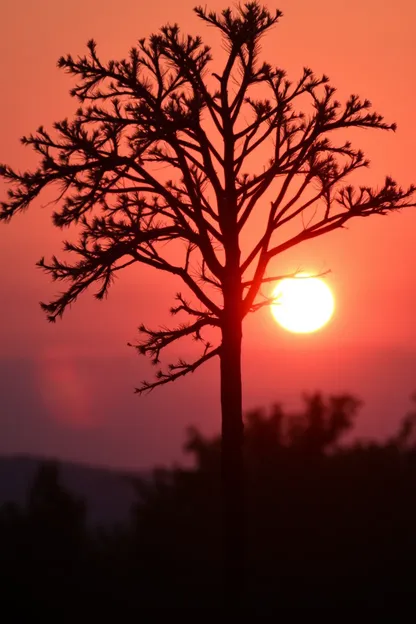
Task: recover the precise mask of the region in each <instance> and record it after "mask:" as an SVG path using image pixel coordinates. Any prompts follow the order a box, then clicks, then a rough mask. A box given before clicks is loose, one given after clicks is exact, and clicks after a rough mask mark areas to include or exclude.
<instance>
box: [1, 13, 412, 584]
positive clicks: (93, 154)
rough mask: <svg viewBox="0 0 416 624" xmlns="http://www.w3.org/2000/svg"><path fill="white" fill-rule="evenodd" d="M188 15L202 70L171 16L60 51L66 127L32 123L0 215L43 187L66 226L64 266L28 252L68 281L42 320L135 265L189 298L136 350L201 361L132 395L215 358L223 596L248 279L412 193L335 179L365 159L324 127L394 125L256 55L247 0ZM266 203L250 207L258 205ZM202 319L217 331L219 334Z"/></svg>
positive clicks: (238, 473) (174, 367)
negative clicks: (212, 32)
mask: <svg viewBox="0 0 416 624" xmlns="http://www.w3.org/2000/svg"><path fill="white" fill-rule="evenodd" d="M195 12H196V14H197V15H198V17H199V18H200V19H201V20H202V21H203V22H205V23H206V24H208V25H209V26H213V27H214V28H215V29H216V30H217V31H218V32H219V33H220V34H221V35H222V37H223V40H224V41H225V44H226V50H227V58H226V61H225V65H224V66H223V67H222V68H221V69H220V70H217V71H212V70H211V72H210V67H211V63H212V56H211V50H210V48H209V47H208V46H206V45H204V44H203V42H202V39H201V37H200V36H192V35H187V36H183V35H182V34H181V32H180V29H179V27H178V26H177V25H176V24H174V25H167V26H164V27H163V28H161V29H160V31H159V32H158V33H156V34H153V35H151V36H150V37H149V38H148V39H141V40H140V41H139V43H138V45H137V47H133V48H132V49H131V51H130V54H129V57H128V59H125V60H121V61H113V60H111V61H109V62H108V63H103V62H102V61H101V60H100V58H99V55H98V52H97V47H96V43H95V42H94V41H93V40H91V41H90V42H89V43H88V53H87V54H86V55H85V56H83V57H78V58H77V59H74V58H73V57H72V56H70V55H68V56H66V57H62V58H61V59H60V60H59V62H58V65H59V67H61V68H63V69H64V70H66V71H67V72H68V73H69V74H72V75H73V76H75V77H76V78H77V79H78V82H77V84H76V86H75V87H74V88H73V89H72V91H71V94H72V95H73V96H74V97H76V98H77V99H78V100H79V101H80V102H81V104H82V106H81V108H79V109H78V110H77V112H76V115H75V118H74V119H73V120H72V121H68V120H67V119H65V120H63V121H60V122H57V123H55V125H54V132H53V133H50V132H49V131H47V130H45V129H44V128H43V127H42V126H41V127H40V128H39V129H38V130H37V132H36V134H34V135H30V136H28V137H24V138H23V139H22V142H23V143H24V144H25V145H29V146H31V147H32V148H34V150H35V151H36V152H37V153H38V154H39V156H40V165H39V168H38V169H36V170H35V171H28V172H24V173H20V172H17V171H15V170H13V169H12V168H11V167H9V166H6V165H5V166H2V167H1V169H0V174H1V175H2V177H3V178H4V179H6V180H8V181H10V182H11V183H13V188H12V189H10V190H9V198H8V201H6V202H4V203H2V210H1V213H0V218H1V219H2V220H3V221H9V220H10V219H11V218H12V217H13V216H14V215H15V214H16V213H18V212H20V211H22V210H24V209H25V208H27V207H28V206H29V205H30V204H31V203H32V202H33V200H35V199H36V198H37V196H38V195H39V194H40V193H41V192H42V191H43V189H45V188H46V187H47V186H50V185H54V186H57V188H59V192H57V194H56V203H57V204H59V206H58V208H57V209H56V211H55V212H54V214H53V222H54V224H55V225H56V226H57V227H59V228H65V227H67V226H70V225H72V224H78V225H79V229H80V237H79V240H78V242H76V243H74V242H69V241H67V242H65V243H64V250H65V252H68V258H69V260H60V259H58V258H57V257H55V256H54V257H53V258H52V260H51V261H49V262H48V261H46V260H45V259H43V258H42V259H41V260H40V262H39V266H40V267H42V268H43V269H44V270H45V271H47V272H48V273H49V274H50V275H51V276H52V278H53V279H54V280H59V281H63V282H64V283H66V284H67V288H66V290H64V292H63V293H61V294H60V295H59V296H57V298H56V299H54V300H53V301H51V302H49V303H47V304H42V306H43V308H44V310H45V311H46V313H47V315H48V318H49V320H51V321H55V320H56V318H57V317H60V316H62V314H63V312H64V311H65V309H66V308H67V307H68V306H70V304H72V303H73V302H74V301H75V300H76V299H77V298H78V296H79V295H80V294H81V293H82V292H83V291H85V290H86V289H88V288H89V287H90V286H92V285H94V284H95V283H97V284H98V285H99V288H98V291H97V292H96V297H97V298H98V299H102V298H103V297H104V296H105V295H106V294H107V291H108V289H109V286H110V284H111V282H112V280H113V278H114V277H115V275H116V274H117V273H118V271H120V270H121V269H123V268H124V267H127V266H129V265H132V264H135V263H139V264H140V263H142V264H145V265H148V266H151V267H154V268H156V269H158V270H160V271H164V272H167V273H170V274H173V275H176V276H178V277H179V278H181V280H182V281H183V283H184V285H185V287H186V289H187V290H188V291H189V292H190V295H191V296H192V298H193V300H191V299H188V297H187V295H186V294H185V295H184V294H182V293H178V294H177V303H176V304H175V305H174V306H173V307H172V308H171V312H172V314H173V315H176V314H178V313H183V314H185V315H187V316H188V320H187V322H183V323H180V324H179V325H178V326H176V327H174V328H173V329H165V328H162V329H149V328H147V327H144V326H142V327H141V328H140V331H141V333H142V336H143V338H142V340H141V341H139V343H138V344H137V345H135V346H136V347H137V349H138V351H139V352H140V353H142V354H145V355H148V356H150V358H151V359H152V361H153V362H154V363H155V364H158V363H159V359H160V355H161V352H162V350H163V349H164V348H165V347H167V346H168V345H171V344H172V343H174V342H176V341H177V340H179V339H180V338H182V337H186V336H191V337H193V338H195V340H197V341H198V342H199V343H200V344H201V354H200V356H199V357H198V358H196V359H195V360H194V361H184V360H183V359H179V360H178V361H177V362H175V363H173V364H171V365H169V366H168V368H167V369H164V370H160V371H159V372H158V373H157V376H156V379H155V380H154V381H151V382H143V383H142V385H141V386H140V387H139V388H138V389H137V391H138V392H144V391H147V390H152V389H153V388H155V387H157V386H159V385H163V384H166V383H168V382H171V381H174V380H175V379H178V378H179V377H182V376H184V375H187V374H188V373H190V372H193V371H195V370H196V369H197V368H198V367H199V366H201V365H202V364H203V363H205V362H206V361H208V360H210V359H211V358H213V357H215V356H219V358H220V381H221V410H222V482H223V490H224V501H223V502H224V510H225V533H226V543H227V548H228V557H227V560H228V564H229V566H230V570H229V579H230V581H229V582H230V586H229V592H230V594H235V593H237V592H238V590H239V585H240V584H241V577H240V576H239V571H240V570H241V569H242V567H243V559H242V543H243V524H242V508H243V473H242V441H243V420H242V390H241V363H240V360H241V341H242V323H243V319H244V318H245V317H246V316H247V314H249V313H250V312H254V311H256V310H258V309H259V308H261V307H262V306H265V305H268V304H269V303H270V301H271V300H270V298H269V297H267V296H265V295H263V294H262V285H263V284H265V283H268V282H273V281H275V280H277V279H279V277H278V276H276V275H273V273H270V270H271V269H270V266H269V265H270V264H271V261H272V260H273V258H275V257H276V256H278V255H280V254H282V253H283V252H284V251H286V250H287V249H290V248H292V247H294V246H295V245H298V244H300V243H302V242H303V241H307V240H310V239H313V238H316V237H318V236H322V235H324V234H328V233H329V232H331V231H333V230H335V229H338V228H342V227H343V226H344V225H345V224H346V223H347V222H348V221H349V220H350V219H352V218H354V217H367V216H370V215H373V214H381V215H385V214H387V213H389V212H390V211H393V210H396V209H398V208H403V207H406V206H411V205H414V190H415V189H414V187H413V186H411V187H409V188H407V189H403V188H401V187H400V186H398V185H397V184H396V182H395V181H394V180H392V179H391V178H389V177H387V178H386V179H385V182H384V184H382V186H381V187H380V188H378V189H374V188H370V187H368V186H358V187H356V186H353V185H351V184H347V183H346V182H345V180H346V178H347V177H348V176H350V174H352V173H354V172H355V171H357V170H359V169H361V168H365V167H367V165H368V161H367V160H366V159H365V158H364V155H363V153H362V151H360V150H358V149H355V148H354V147H353V146H352V145H351V144H350V142H344V140H343V139H339V140H338V141H337V140H336V136H337V131H341V133H340V134H341V136H342V134H344V135H345V132H344V133H343V132H342V131H346V130H348V129H350V128H374V129H382V130H394V129H395V124H389V123H387V122H385V121H384V119H383V117H382V116H381V115H379V114H377V113H375V112H373V111H372V110H371V104H370V102H369V101H368V100H366V99H364V100H361V99H360V98H359V97H358V96H357V95H352V96H351V97H350V98H349V99H348V100H347V101H346V102H345V103H344V104H341V103H340V102H338V101H337V100H336V97H335V89H334V88H333V87H332V86H330V85H329V82H328V78H327V77H326V76H316V75H315V74H314V73H313V72H312V70H310V69H309V68H305V69H304V70H303V73H302V75H301V76H300V78H299V79H298V80H296V81H295V82H293V83H292V82H290V81H288V80H287V79H286V77H285V72H284V71H283V70H282V69H280V68H278V67H273V66H272V65H270V64H269V63H266V62H261V61H260V59H259V42H260V39H261V37H262V36H263V35H264V34H265V33H266V32H267V31H269V30H270V29H271V28H272V27H273V26H274V25H275V24H276V23H277V22H278V20H279V18H280V17H281V13H280V11H276V12H275V13H274V14H272V13H270V12H269V11H268V10H267V8H265V7H263V6H261V5H260V4H259V3H258V2H248V3H246V4H244V5H243V6H238V7H237V8H236V9H235V10H234V11H233V10H231V9H225V10H223V11H222V12H221V13H220V14H217V13H215V12H207V11H206V10H205V9H203V8H202V7H197V8H196V9H195ZM214 69H215V68H214ZM301 108H302V110H301ZM262 145H267V146H269V148H271V157H270V159H269V160H268V161H267V162H265V163H264V166H263V167H261V168H259V169H258V171H257V172H254V171H253V169H254V168H255V167H253V164H252V157H253V156H255V155H256V154H257V150H258V149H259V148H260V146H262ZM158 165H159V167H158ZM160 165H163V169H161V167H160ZM266 198H267V202H268V201H269V198H271V199H270V205H269V208H268V211H267V214H266V215H265V216H264V213H263V211H261V212H259V210H258V206H259V205H260V204H264V203H265V201H266ZM256 218H258V220H259V222H261V219H264V229H263V232H262V233H261V235H260V236H259V238H258V240H256V241H255V242H254V244H253V245H252V247H248V248H246V249H241V237H242V234H243V233H245V232H246V231H247V230H248V229H249V228H250V227H251V224H252V222H253V220H254V219H256ZM296 224H297V229H294V226H295V225H296ZM177 241H182V243H183V245H182V247H181V251H180V249H179V248H178V245H177V244H175V242H176V243H177ZM167 243H171V244H170V245H168V244H167ZM171 247H173V248H174V252H173V253H172V252H171V251H170V250H171ZM210 328H214V330H217V331H219V333H220V338H219V341H218V344H216V343H214V342H212V338H211V333H212V329H210ZM207 332H208V333H207Z"/></svg>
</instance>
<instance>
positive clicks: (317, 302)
mask: <svg viewBox="0 0 416 624" xmlns="http://www.w3.org/2000/svg"><path fill="white" fill-rule="evenodd" d="M273 298H274V301H275V302H274V303H273V304H272V305H271V311H272V314H273V316H274V318H275V319H276V321H277V322H278V323H279V325H281V326H282V327H283V328H284V329H287V330H288V331H291V332H294V333H298V334H306V333H309V332H314V331H317V330H318V329H320V328H321V327H323V326H324V325H325V324H326V323H327V322H328V321H329V320H330V318H331V316H332V315H333V313H334V307H335V303H334V297H333V295H332V292H331V290H330V288H329V286H328V285H327V284H326V283H325V282H324V281H323V280H322V279H320V278H319V277H311V276H310V275H309V274H308V273H298V274H297V275H296V276H295V277H288V278H285V279H283V280H282V281H280V282H279V283H278V284H277V286H276V288H275V289H274V291H273Z"/></svg>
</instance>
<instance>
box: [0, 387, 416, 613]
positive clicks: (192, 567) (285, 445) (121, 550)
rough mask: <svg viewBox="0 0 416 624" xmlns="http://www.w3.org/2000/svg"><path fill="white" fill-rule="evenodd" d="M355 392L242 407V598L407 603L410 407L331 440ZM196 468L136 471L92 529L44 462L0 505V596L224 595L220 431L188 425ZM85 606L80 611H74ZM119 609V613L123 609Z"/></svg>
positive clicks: (108, 606)
mask: <svg viewBox="0 0 416 624" xmlns="http://www.w3.org/2000/svg"><path fill="white" fill-rule="evenodd" d="M358 407H359V403H358V402H357V401H356V400H355V399H354V398H352V397H350V396H337V397H329V398H324V397H322V396H321V395H319V394H317V395H314V396H310V397H307V398H305V404H304V409H303V410H300V413H299V414H287V413H285V412H284V411H283V410H282V409H281V408H279V407H278V406H276V407H274V408H272V409H271V410H270V411H269V412H268V413H266V412H262V411H256V412H251V413H249V414H247V415H246V419H245V420H246V443H245V462H246V475H247V487H246V562H247V570H246V588H245V592H244V595H245V600H246V605H244V606H246V607H247V608H251V609H252V610H253V611H254V612H259V613H261V612H263V611H264V612H268V611H271V610H278V609H282V608H290V609H298V608H311V607H313V608H314V607H330V608H336V609H344V608H345V607H348V606H353V607H360V608H366V607H370V608H373V607H384V606H394V607H397V608H399V607H403V606H412V603H413V601H414V591H415V590H414V587H415V580H416V578H415V577H416V573H415V570H416V438H415V437H414V426H415V424H416V414H409V415H408V416H407V417H406V418H405V419H404V420H403V421H402V424H401V426H400V428H399V431H398V432H397V435H395V436H394V437H392V438H391V439H390V440H387V441H385V442H383V443H368V444H357V443H354V444H351V445H345V444H344V445H342V446H340V444H339V443H340V441H341V439H342V436H343V434H345V433H346V432H347V431H348V430H350V429H351V428H352V427H353V424H354V419H355V416H356V413H357V409H358ZM185 448H186V451H187V452H188V453H191V454H192V455H193V456H194V458H195V468H194V469H182V468H180V469H179V468H175V469H166V470H155V472H154V475H153V478H152V480H150V481H144V480H143V481H141V480H136V482H135V487H136V488H137V503H136V504H135V505H134V506H133V508H132V510H131V516H130V521H129V523H128V524H127V525H125V526H119V527H114V528H113V529H112V530H108V529H105V530H104V529H98V528H97V529H91V527H90V526H89V525H88V524H87V522H86V507H85V504H84V502H83V501H82V500H77V498H76V496H75V495H73V494H72V493H71V492H69V491H67V490H66V489H65V487H64V486H63V485H62V484H61V481H60V473H59V464H58V463H53V462H45V463H44V464H42V465H41V466H40V467H39V470H38V473H37V475H36V477H35V480H34V482H33V484H32V485H31V487H30V489H29V492H28V497H27V503H26V506H25V507H24V508H23V507H19V506H17V505H15V504H11V503H10V504H7V505H3V507H2V508H1V510H0V553H1V555H0V557H1V558H0V561H1V572H0V587H1V590H0V592H1V599H2V605H3V606H4V607H6V606H7V605H9V606H11V607H12V608H13V612H14V613H15V614H16V613H17V612H18V611H19V610H20V609H28V608H29V609H30V610H31V613H32V614H36V615H37V614H41V613H45V612H46V611H49V610H51V609H56V613H57V614H58V617H59V619H58V620H57V621H62V620H63V618H64V616H65V615H68V614H69V613H71V612H74V613H78V614H79V616H81V615H82V613H84V612H85V611H84V610H85V609H86V608H88V609H93V610H94V612H95V613H96V615H105V614H108V613H110V612H114V613H117V614H118V615H119V616H120V617H123V616H126V617H127V615H128V614H131V613H137V614H140V612H142V611H143V610H145V609H146V610H147V609H148V608H151V609H153V610H156V609H164V608H169V607H171V608H172V607H173V608H178V607H189V608H199V609H203V610H208V609H210V608H215V607H218V606H220V605H221V601H222V594H221V530H220V526H221V510H220V463H219V462H220V441H219V438H216V439H206V438H204V437H203V436H201V435H200V433H199V432H198V431H195V430H190V431H188V436H187V442H186V446H185ZM81 620H82V618H81ZM120 621H121V620H120Z"/></svg>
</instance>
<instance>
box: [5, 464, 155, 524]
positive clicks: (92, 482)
mask: <svg viewBox="0 0 416 624" xmlns="http://www.w3.org/2000/svg"><path fill="white" fill-rule="evenodd" d="M42 461H45V459H44V458H38V457H31V456H10V457H0V506H1V505H2V504H3V503H6V502H14V503H17V504H19V505H25V503H26V497H27V491H28V488H29V487H30V484H31V483H32V481H33V478H34V476H35V473H36V470H37V468H38V466H39V464H40V463H41V462H42ZM59 465H60V475H61V480H62V483H63V484H64V485H65V486H66V487H67V488H68V489H69V490H70V491H71V492H73V493H74V494H76V495H77V496H78V497H80V498H82V499H83V500H84V501H85V503H86V505H87V514H88V515H87V518H88V523H89V524H90V525H101V526H106V527H108V526H111V525H114V524H120V523H121V524H124V523H125V522H126V521H127V519H128V516H129V511H130V508H131V505H132V503H133V502H135V501H136V500H137V495H136V493H135V491H134V488H133V486H132V485H131V483H129V481H128V478H127V477H128V476H136V477H141V478H149V476H150V473H130V474H129V475H128V474H127V473H122V472H118V471H116V470H111V469H104V468H95V467H90V466H86V465H82V464H76V463H71V462H66V461H59Z"/></svg>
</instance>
